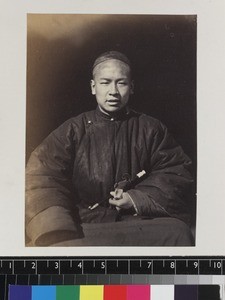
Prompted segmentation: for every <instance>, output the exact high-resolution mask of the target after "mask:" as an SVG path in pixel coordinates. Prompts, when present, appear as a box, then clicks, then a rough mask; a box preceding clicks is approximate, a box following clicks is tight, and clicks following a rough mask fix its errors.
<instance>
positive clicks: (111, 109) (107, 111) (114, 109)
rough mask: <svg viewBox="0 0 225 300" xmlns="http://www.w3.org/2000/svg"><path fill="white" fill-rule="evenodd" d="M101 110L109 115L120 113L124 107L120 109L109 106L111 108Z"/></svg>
mask: <svg viewBox="0 0 225 300" xmlns="http://www.w3.org/2000/svg"><path fill="white" fill-rule="evenodd" d="M101 108H102V110H104V111H105V112H106V113H108V114H110V113H115V112H118V111H120V110H121V109H122V107H120V106H109V107H108V106H107V107H101Z"/></svg>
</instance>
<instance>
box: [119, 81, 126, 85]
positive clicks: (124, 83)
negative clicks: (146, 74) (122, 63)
mask: <svg viewBox="0 0 225 300" xmlns="http://www.w3.org/2000/svg"><path fill="white" fill-rule="evenodd" d="M118 84H120V85H127V82H126V81H119V82H118Z"/></svg>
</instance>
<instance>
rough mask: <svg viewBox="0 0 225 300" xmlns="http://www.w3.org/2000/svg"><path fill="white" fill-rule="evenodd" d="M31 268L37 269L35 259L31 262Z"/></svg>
mask: <svg viewBox="0 0 225 300" xmlns="http://www.w3.org/2000/svg"><path fill="white" fill-rule="evenodd" d="M31 269H36V263H35V261H32V262H31Z"/></svg>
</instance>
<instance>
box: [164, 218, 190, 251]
mask: <svg viewBox="0 0 225 300" xmlns="http://www.w3.org/2000/svg"><path fill="white" fill-rule="evenodd" d="M167 222H168V224H167V232H168V238H169V239H171V240H173V244H174V246H194V238H193V235H192V233H191V230H190V228H189V227H188V226H187V225H186V224H185V223H184V222H183V221H181V220H179V219H175V218H171V219H168V221H167Z"/></svg>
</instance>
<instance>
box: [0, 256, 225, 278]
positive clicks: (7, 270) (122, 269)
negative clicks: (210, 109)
mask: <svg viewBox="0 0 225 300" xmlns="http://www.w3.org/2000/svg"><path fill="white" fill-rule="evenodd" d="M224 266H225V257H215V258H209V257H196V258H195V257H190V258H187V257H185V258H184V257H163V258H162V257H145V256H143V257H138V258H137V257H129V258H128V257H113V258H112V257H102V258H99V257H82V258H80V257H68V258H65V257H57V258H56V257H54V258H52V257H26V258H24V257H16V258H6V257H0V274H3V275H14V274H16V275H19V274H20V275H28V274H29V275H37V274H41V275H43V274H46V275H48V274H51V275H53V274H55V275H61V274H83V275H84V274H99V275H100V274H101V275H104V274H153V275H154V274H168V275H170V274H172V275H174V274H193V275H207V274H209V275H210V274H211V275H225V267H224Z"/></svg>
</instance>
